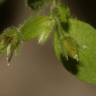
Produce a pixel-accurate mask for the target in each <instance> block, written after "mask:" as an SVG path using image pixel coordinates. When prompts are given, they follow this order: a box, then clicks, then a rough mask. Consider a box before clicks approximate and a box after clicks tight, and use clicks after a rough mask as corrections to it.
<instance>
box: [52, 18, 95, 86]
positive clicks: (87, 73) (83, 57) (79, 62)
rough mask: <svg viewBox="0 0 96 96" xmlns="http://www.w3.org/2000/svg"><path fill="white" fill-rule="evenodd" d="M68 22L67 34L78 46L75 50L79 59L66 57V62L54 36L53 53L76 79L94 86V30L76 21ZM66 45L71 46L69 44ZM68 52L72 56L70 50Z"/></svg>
mask: <svg viewBox="0 0 96 96" xmlns="http://www.w3.org/2000/svg"><path fill="white" fill-rule="evenodd" d="M69 21H70V28H69V33H68V34H69V36H70V37H71V38H73V39H74V40H75V41H76V43H77V44H78V46H77V47H76V49H77V56H78V57H79V58H78V59H74V58H72V57H70V56H69V55H68V56H69V57H68V60H66V58H65V57H64V55H63V53H62V49H60V43H59V40H58V38H57V37H56V36H55V43H54V44H55V45H54V46H55V52H56V54H57V56H58V57H59V59H60V60H61V61H62V63H63V65H64V66H65V67H66V69H67V70H69V71H70V72H71V73H73V74H74V75H76V77H77V78H79V79H80V80H83V81H85V82H87V83H91V84H96V29H95V28H93V27H92V26H91V25H89V24H87V23H84V22H81V21H79V20H76V19H70V20H69ZM68 44H69V45H70V46H72V45H71V44H70V43H68ZM64 48H65V47H64ZM66 48H67V47H66ZM70 52H71V54H73V53H72V50H70Z"/></svg>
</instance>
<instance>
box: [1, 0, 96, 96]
mask: <svg viewBox="0 0 96 96" xmlns="http://www.w3.org/2000/svg"><path fill="white" fill-rule="evenodd" d="M77 1H79V0H77ZM81 1H82V0H81ZM85 1H86V2H87V1H88V0H85ZM91 1H92V0H91ZM9 2H11V3H9ZM65 2H66V3H68V4H69V5H70V7H71V10H72V12H73V14H74V15H77V16H78V18H80V19H83V20H85V21H88V22H90V23H92V24H93V25H94V24H95V23H94V22H93V21H92V20H93V18H94V16H93V15H91V17H92V18H91V17H90V18H91V19H88V18H89V17H86V15H84V14H83V13H82V12H83V11H84V10H83V11H82V8H84V7H83V6H81V5H78V4H81V3H78V2H76V1H75V0H69V1H66V0H65ZM95 4H96V3H95ZM85 5H86V6H88V4H85ZM79 6H81V7H79ZM2 9H3V10H5V12H3V13H2V11H1V13H2V14H1V13H0V16H1V17H0V18H2V19H1V21H0V27H1V30H2V29H3V28H5V27H7V26H10V25H18V24H19V23H21V22H23V20H24V19H26V18H27V16H28V15H30V14H31V13H30V9H28V8H25V6H24V0H8V1H7V3H6V8H3V7H2ZM95 9H96V8H95ZM85 11H86V10H85ZM90 12H91V11H90ZM95 17H96V16H95ZM21 49H22V50H21V51H20V54H19V55H18V56H17V57H14V59H13V61H12V63H11V65H10V66H8V65H7V63H6V59H5V58H4V57H2V56H1V58H0V96H96V86H94V85H89V84H86V83H84V82H81V81H79V80H77V79H76V78H75V77H74V76H72V75H71V74H70V73H69V72H67V71H66V70H65V69H64V67H63V66H62V64H60V62H58V61H57V59H56V57H55V55H54V51H53V47H52V41H51V40H49V42H47V43H46V44H45V45H43V46H40V45H38V44H37V43H36V41H30V42H25V43H24V45H23V46H22V48H21Z"/></svg>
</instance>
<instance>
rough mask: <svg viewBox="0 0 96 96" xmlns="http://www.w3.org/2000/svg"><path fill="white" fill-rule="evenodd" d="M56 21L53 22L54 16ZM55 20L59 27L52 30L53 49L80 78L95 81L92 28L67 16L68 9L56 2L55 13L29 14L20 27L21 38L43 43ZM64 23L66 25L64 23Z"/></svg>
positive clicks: (64, 63)
mask: <svg viewBox="0 0 96 96" xmlns="http://www.w3.org/2000/svg"><path fill="white" fill-rule="evenodd" d="M55 17H56V18H57V19H58V20H59V22H56V18H55ZM56 23H59V24H60V26H59V27H61V29H59V33H58V30H57V29H56V30H55V31H56V32H55V33H54V50H55V53H56V56H57V58H58V59H59V60H60V61H61V62H62V63H63V65H64V67H65V68H66V69H67V70H69V71H70V72H71V73H72V74H74V75H75V76H76V77H77V78H79V79H80V80H83V81H85V82H88V83H92V84H96V63H95V60H96V52H95V51H96V42H95V38H96V29H95V28H93V27H92V26H91V25H89V24H87V23H84V22H82V21H79V20H77V19H73V18H71V17H70V13H69V9H68V8H66V7H63V6H61V5H59V6H58V7H56V9H55V14H53V16H52V17H50V16H37V17H31V18H30V19H29V20H27V22H25V24H24V25H23V26H22V27H21V29H20V30H21V33H22V38H23V40H25V41H26V40H31V39H33V38H38V41H39V42H41V43H44V42H45V41H46V40H47V38H48V37H49V34H50V32H51V31H52V30H53V29H54V26H55V27H56V28H57V27H58V26H56V25H57V24H56ZM66 24H67V26H66Z"/></svg>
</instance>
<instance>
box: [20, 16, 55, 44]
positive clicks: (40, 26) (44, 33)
mask: <svg viewBox="0 0 96 96" xmlns="http://www.w3.org/2000/svg"><path fill="white" fill-rule="evenodd" d="M54 24H55V21H54V19H53V18H52V17H50V16H37V17H31V18H30V19H29V20H28V21H27V22H25V24H24V25H23V26H22V27H21V32H22V38H23V40H31V39H33V38H38V40H39V42H40V43H43V42H45V41H46V40H47V38H48V37H49V35H50V32H51V31H52V29H53V27H54Z"/></svg>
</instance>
